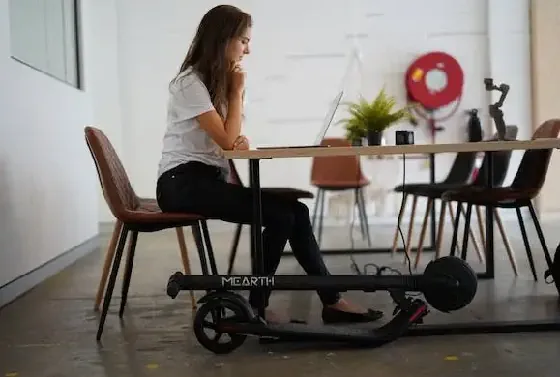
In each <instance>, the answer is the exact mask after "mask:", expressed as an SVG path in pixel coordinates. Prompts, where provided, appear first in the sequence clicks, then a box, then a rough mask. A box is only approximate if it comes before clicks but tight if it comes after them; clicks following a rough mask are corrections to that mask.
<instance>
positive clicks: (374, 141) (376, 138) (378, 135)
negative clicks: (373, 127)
mask: <svg viewBox="0 0 560 377" xmlns="http://www.w3.org/2000/svg"><path fill="white" fill-rule="evenodd" d="M382 139H383V132H382V131H368V133H367V142H368V145H381V140H382Z"/></svg>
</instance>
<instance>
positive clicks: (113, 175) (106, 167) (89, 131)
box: [85, 126, 139, 220]
mask: <svg viewBox="0 0 560 377" xmlns="http://www.w3.org/2000/svg"><path fill="white" fill-rule="evenodd" d="M85 139H86V143H87V145H88V148H89V150H90V153H91V156H92V157H93V160H94V162H95V166H96V168H97V175H98V176H99V182H100V184H101V188H102V190H103V196H104V197H105V201H106V202H107V205H108V206H109V209H110V210H111V213H112V214H113V216H115V217H116V218H117V219H119V220H122V219H123V217H124V214H125V213H126V212H128V211H132V210H135V209H136V208H137V207H138V205H139V199H138V196H136V193H135V192H134V189H133V188H132V185H131V184H130V180H129V178H128V174H127V173H126V170H125V169H124V167H123V164H122V162H121V160H120V158H119V156H118V155H117V152H116V151H115V149H114V148H113V145H112V144H111V142H110V141H109V139H108V138H107V136H105V134H104V133H103V131H101V130H100V129H97V128H95V127H91V126H88V127H86V128H85Z"/></svg>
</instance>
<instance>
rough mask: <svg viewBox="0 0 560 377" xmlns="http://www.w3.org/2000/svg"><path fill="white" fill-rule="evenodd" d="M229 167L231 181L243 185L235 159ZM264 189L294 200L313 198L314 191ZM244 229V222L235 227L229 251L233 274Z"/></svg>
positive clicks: (230, 266) (229, 264)
mask: <svg viewBox="0 0 560 377" xmlns="http://www.w3.org/2000/svg"><path fill="white" fill-rule="evenodd" d="M229 167H230V171H231V174H230V177H229V181H230V182H231V183H233V184H236V185H240V186H243V182H242V181H241V177H240V176H239V172H238V171H237V168H236V167H235V163H234V162H233V160H229ZM262 191H266V192H274V193H277V194H279V195H282V196H286V197H289V198H292V199H293V200H299V199H312V198H313V193H312V192H309V191H306V190H301V189H297V188H291V187H264V188H262ZM242 229H243V224H237V227H236V229H235V235H234V238H233V243H232V245H231V249H230V252H229V262H228V270H227V274H228V275H230V274H231V272H232V270H233V265H234V264H235V257H236V256H237V247H238V246H239V238H240V237H241V230H242Z"/></svg>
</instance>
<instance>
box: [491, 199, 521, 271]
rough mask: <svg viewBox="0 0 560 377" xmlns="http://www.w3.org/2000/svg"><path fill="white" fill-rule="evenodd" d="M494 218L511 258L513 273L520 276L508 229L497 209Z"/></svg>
mask: <svg viewBox="0 0 560 377" xmlns="http://www.w3.org/2000/svg"><path fill="white" fill-rule="evenodd" d="M494 218H495V219H496V224H498V230H499V231H500V234H501V235H502V240H503V241H504V246H505V248H506V252H507V254H508V257H509V261H510V263H511V266H512V267H513V272H514V273H515V276H517V275H518V272H517V261H516V260H515V254H514V252H513V250H512V248H511V243H510V242H509V238H508V236H507V234H506V229H505V227H504V224H503V223H502V218H501V216H500V212H498V209H497V208H494Z"/></svg>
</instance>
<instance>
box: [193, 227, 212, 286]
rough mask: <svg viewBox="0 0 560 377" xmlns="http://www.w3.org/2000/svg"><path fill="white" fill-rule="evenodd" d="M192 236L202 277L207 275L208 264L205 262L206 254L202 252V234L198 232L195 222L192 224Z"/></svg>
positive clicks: (198, 228)
mask: <svg viewBox="0 0 560 377" xmlns="http://www.w3.org/2000/svg"><path fill="white" fill-rule="evenodd" d="M191 228H192V234H193V238H194V243H195V245H196V251H197V252H198V258H199V259H200V269H201V270H202V274H203V275H209V271H208V262H207V261H206V252H205V250H204V242H203V241H202V232H201V230H200V224H199V223H198V222H196V224H193V226H192V227H191Z"/></svg>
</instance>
